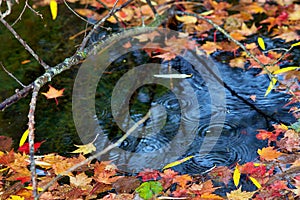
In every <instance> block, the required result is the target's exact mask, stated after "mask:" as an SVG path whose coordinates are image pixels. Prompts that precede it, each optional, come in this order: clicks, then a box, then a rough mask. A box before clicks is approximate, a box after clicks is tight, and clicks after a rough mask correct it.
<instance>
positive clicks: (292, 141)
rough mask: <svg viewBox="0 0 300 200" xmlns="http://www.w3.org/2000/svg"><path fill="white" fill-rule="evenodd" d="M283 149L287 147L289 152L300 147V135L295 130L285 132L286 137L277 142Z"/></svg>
mask: <svg viewBox="0 0 300 200" xmlns="http://www.w3.org/2000/svg"><path fill="white" fill-rule="evenodd" d="M277 146H278V147H279V148H281V149H286V150H288V151H289V152H293V151H297V150H299V149H300V137H299V134H298V133H296V132H295V131H294V130H288V131H286V132H285V134H284V137H283V138H281V140H280V141H279V142H278V143H277Z"/></svg>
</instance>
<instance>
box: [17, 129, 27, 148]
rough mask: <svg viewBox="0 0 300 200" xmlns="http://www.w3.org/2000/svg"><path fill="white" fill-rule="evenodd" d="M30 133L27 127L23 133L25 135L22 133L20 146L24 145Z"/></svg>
mask: <svg viewBox="0 0 300 200" xmlns="http://www.w3.org/2000/svg"><path fill="white" fill-rule="evenodd" d="M28 134H29V129H27V130H26V131H25V132H24V133H23V135H22V137H21V140H20V143H19V147H20V146H23V144H24V143H25V141H26V140H27V137H28Z"/></svg>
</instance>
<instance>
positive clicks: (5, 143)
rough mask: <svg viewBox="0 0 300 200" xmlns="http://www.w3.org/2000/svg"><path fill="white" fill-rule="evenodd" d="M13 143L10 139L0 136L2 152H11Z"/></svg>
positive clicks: (0, 149)
mask: <svg viewBox="0 0 300 200" xmlns="http://www.w3.org/2000/svg"><path fill="white" fill-rule="evenodd" d="M12 142H13V140H12V139H11V138H10V137H7V136H3V135H0V151H10V150H11V146H12Z"/></svg>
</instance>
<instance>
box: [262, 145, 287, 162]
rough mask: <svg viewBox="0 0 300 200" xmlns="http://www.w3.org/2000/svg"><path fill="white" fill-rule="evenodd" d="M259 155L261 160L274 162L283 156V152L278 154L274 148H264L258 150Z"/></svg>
mask: <svg viewBox="0 0 300 200" xmlns="http://www.w3.org/2000/svg"><path fill="white" fill-rule="evenodd" d="M257 153H258V154H259V155H260V158H261V159H263V160H266V161H272V160H274V159H276V158H278V157H279V156H281V155H282V153H281V152H278V151H277V150H276V149H274V147H264V148H262V149H258V150H257Z"/></svg>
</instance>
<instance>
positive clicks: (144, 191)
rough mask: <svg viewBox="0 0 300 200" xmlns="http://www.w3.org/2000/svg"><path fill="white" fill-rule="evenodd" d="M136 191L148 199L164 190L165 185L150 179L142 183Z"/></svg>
mask: <svg viewBox="0 0 300 200" xmlns="http://www.w3.org/2000/svg"><path fill="white" fill-rule="evenodd" d="M135 191H136V192H137V193H139V195H140V197H141V198H143V199H145V200H148V199H151V198H152V197H153V196H154V195H157V194H159V193H160V192H161V191H163V187H162V185H161V183H160V182H158V181H149V182H144V183H142V184H141V185H140V186H139V187H138V188H136V190H135Z"/></svg>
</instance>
